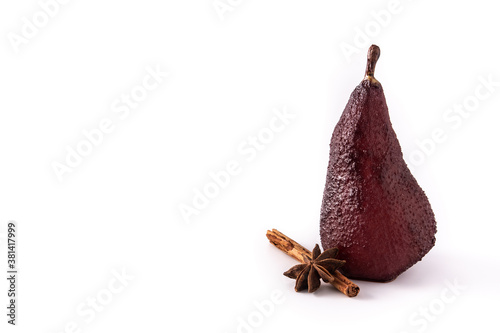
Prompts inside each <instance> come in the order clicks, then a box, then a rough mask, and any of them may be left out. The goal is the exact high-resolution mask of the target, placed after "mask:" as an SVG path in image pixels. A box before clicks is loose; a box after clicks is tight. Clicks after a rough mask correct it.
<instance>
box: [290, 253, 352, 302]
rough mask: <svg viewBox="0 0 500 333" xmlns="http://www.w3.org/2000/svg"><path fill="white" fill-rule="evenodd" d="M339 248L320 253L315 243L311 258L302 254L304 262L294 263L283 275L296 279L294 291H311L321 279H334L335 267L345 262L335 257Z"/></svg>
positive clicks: (316, 288)
mask: <svg viewBox="0 0 500 333" xmlns="http://www.w3.org/2000/svg"><path fill="white" fill-rule="evenodd" d="M338 252H339V250H338V249H337V248H332V249H328V250H326V251H325V252H323V253H321V250H320V249H319V245H318V244H316V246H315V247H314V249H313V251H312V259H309V258H308V257H306V256H304V261H305V264H299V265H295V266H293V267H292V268H290V269H289V270H288V271H286V272H285V273H283V275H285V276H287V277H289V278H291V279H296V280H297V282H296V283H295V291H301V290H304V289H307V291H308V292H310V293H312V292H315V291H316V290H318V288H319V286H320V284H321V281H320V278H322V279H323V281H325V282H328V283H331V282H333V280H335V277H334V276H333V274H334V273H335V271H336V270H337V268H339V267H341V266H342V265H344V264H345V261H344V260H338V259H335V257H336V256H337V253H338Z"/></svg>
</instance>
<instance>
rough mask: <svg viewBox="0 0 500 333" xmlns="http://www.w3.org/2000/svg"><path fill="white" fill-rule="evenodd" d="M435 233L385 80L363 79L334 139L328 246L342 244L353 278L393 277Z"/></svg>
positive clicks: (325, 228)
mask: <svg viewBox="0 0 500 333" xmlns="http://www.w3.org/2000/svg"><path fill="white" fill-rule="evenodd" d="M435 233H436V221H435V218H434V213H433V211H432V209H431V206H430V203H429V200H428V199H427V196H426V195H425V193H424V191H423V190H422V189H421V188H420V186H419V185H418V183H417V181H416V180H415V178H414V177H413V175H412V174H411V172H410V170H409V169H408V167H407V165H406V163H405V161H404V160H403V154H402V152H401V147H400V145H399V141H398V139H397V137H396V133H395V132H394V130H393V128H392V124H391V121H390V119H389V112H388V109H387V104H386V101H385V96H384V91H383V89H382V85H381V84H380V83H379V82H378V81H377V80H375V79H374V78H373V77H365V79H364V80H363V81H362V82H361V83H360V84H359V85H358V86H357V87H356V89H355V90H354V91H353V93H352V94H351V97H350V99H349V102H348V103H347V106H346V107H345V110H344V112H343V114H342V116H341V118H340V120H339V122H338V124H337V125H336V127H335V130H334V132H333V136H332V139H331V143H330V160H329V164H328V171H327V177H326V186H325V190H324V195H323V203H322V207H321V221H320V234H321V242H322V245H323V248H324V249H329V248H332V247H338V248H339V255H338V259H341V260H346V264H345V265H344V266H343V267H342V268H341V272H342V273H343V274H345V275H346V276H347V277H349V278H352V279H361V280H371V281H380V282H387V281H391V280H394V279H395V278H396V277H397V276H398V275H400V274H401V273H402V272H404V271H405V270H407V269H408V268H409V267H411V266H412V265H414V264H415V263H416V262H418V261H420V260H421V259H422V257H423V256H425V254H426V253H427V252H429V250H430V249H431V248H432V247H433V246H434V243H435V240H436V239H435Z"/></svg>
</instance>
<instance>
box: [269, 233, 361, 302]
mask: <svg viewBox="0 0 500 333" xmlns="http://www.w3.org/2000/svg"><path fill="white" fill-rule="evenodd" d="M266 236H267V239H269V242H271V244H273V245H274V246H276V247H277V248H278V249H280V250H281V251H283V252H284V253H286V254H288V255H289V256H290V257H292V258H294V259H296V260H298V261H300V262H301V263H302V264H305V265H307V264H308V263H309V262H310V261H311V260H312V259H313V254H312V253H311V251H309V250H308V249H306V248H305V247H303V246H302V245H300V244H299V243H297V242H296V241H294V240H293V239H291V238H290V237H288V236H287V235H285V234H283V233H281V232H279V231H278V230H276V229H272V230H268V231H267V233H266ZM318 250H319V247H318ZM327 252H328V251H325V253H327ZM335 255H336V253H333V255H332V254H330V258H333V257H335ZM319 256H320V254H319V253H318V255H317V256H316V259H315V260H316V261H317V260H318V257H319ZM325 256H327V254H325ZM335 260H336V259H335ZM339 261H341V260H339ZM298 266H299V267H301V266H300V265H298ZM339 267H340V266H339ZM292 268H293V267H292ZM304 268H305V266H304ZM297 270H299V273H300V269H297ZM309 272H310V269H309ZM329 273H330V275H332V276H333V277H334V279H333V280H332V279H331V278H330V281H329V283H330V284H331V285H332V286H334V287H335V289H337V290H338V291H340V292H341V293H343V294H344V295H346V296H349V297H355V296H357V295H358V293H359V287H358V286H357V285H356V284H355V283H353V282H352V281H351V280H349V279H348V278H346V277H345V276H344V275H342V273H340V272H339V271H338V270H335V271H334V272H333V274H332V272H331V271H329ZM290 274H294V273H290ZM313 274H314V273H313ZM318 274H319V273H318ZM297 277H298V274H297ZM308 280H309V274H308V275H307V281H308ZM325 282H327V281H325ZM311 285H312V284H311ZM306 288H307V289H309V286H307V287H306Z"/></svg>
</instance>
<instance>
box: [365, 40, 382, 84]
mask: <svg viewBox="0 0 500 333" xmlns="http://www.w3.org/2000/svg"><path fill="white" fill-rule="evenodd" d="M379 57H380V48H379V47H378V46H377V45H375V44H374V45H372V46H370V48H369V49H368V57H367V60H366V71H365V78H374V76H373V75H374V74H375V65H376V64H377V60H378V58H379Z"/></svg>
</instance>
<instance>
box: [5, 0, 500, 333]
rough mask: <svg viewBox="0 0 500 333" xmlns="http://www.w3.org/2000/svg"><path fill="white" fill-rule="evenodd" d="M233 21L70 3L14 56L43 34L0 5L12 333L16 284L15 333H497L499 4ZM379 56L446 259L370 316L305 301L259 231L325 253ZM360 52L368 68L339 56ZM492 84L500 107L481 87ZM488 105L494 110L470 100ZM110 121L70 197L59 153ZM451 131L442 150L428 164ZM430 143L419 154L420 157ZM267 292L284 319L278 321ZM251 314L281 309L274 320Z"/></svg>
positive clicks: (433, 260)
mask: <svg viewBox="0 0 500 333" xmlns="http://www.w3.org/2000/svg"><path fill="white" fill-rule="evenodd" d="M47 1H48V0H45V1H43V0H42V2H44V3H45V2H47ZM61 2H62V1H61ZM223 3H229V6H231V10H230V11H227V12H224V13H223V14H222V15H219V14H220V13H218V12H217V10H216V9H215V8H214V6H213V2H212V0H205V1H154V0H142V1H131V0H120V1H118V0H114V1H97V0H86V1H77V0H73V1H68V3H67V4H60V5H59V9H58V11H57V13H55V14H54V15H53V17H50V19H49V20H48V22H47V24H46V25H45V26H43V27H40V28H38V32H37V33H35V34H34V35H33V36H30V38H26V40H24V43H23V44H20V45H18V47H17V49H18V50H17V51H18V52H16V47H14V46H13V43H12V42H11V39H12V38H13V37H12V36H13V35H14V34H16V35H17V36H22V29H23V26H24V25H25V24H26V21H24V20H23V17H25V18H27V20H28V21H31V22H33V15H35V16H36V15H37V13H39V12H40V11H41V7H40V4H39V3H38V2H37V1H34V0H22V1H15V2H13V1H9V2H7V1H3V2H2V3H1V5H0V22H1V24H0V26H1V30H2V36H3V37H2V43H0V56H1V61H0V73H1V74H0V88H1V91H2V93H1V94H0V110H1V113H0V142H1V144H0V156H1V162H0V188H1V190H0V203H1V210H0V221H1V228H2V229H1V232H2V234H0V236H3V238H1V239H0V242H1V247H2V250H1V253H2V254H1V257H2V259H1V261H2V266H1V267H2V271H4V272H5V271H6V267H5V264H6V250H5V231H6V225H7V222H8V221H9V220H15V221H17V222H18V225H19V228H18V229H19V230H18V236H19V239H18V243H19V249H18V256H19V267H20V268H19V269H20V277H19V285H18V288H19V295H18V305H19V308H18V326H17V327H16V328H15V329H12V327H10V325H7V324H6V319H7V318H6V315H5V312H6V309H5V306H4V305H6V304H7V301H8V300H7V296H6V292H7V285H6V280H5V279H3V278H2V280H3V282H2V283H1V284H0V287H1V290H0V295H1V296H0V304H1V305H2V309H4V310H2V313H1V316H0V318H2V320H1V321H2V323H1V324H0V326H1V327H2V329H1V331H2V332H4V331H5V332H14V331H18V332H46V333H50V332H65V331H66V332H138V331H141V332H142V331H145V332H237V331H239V332H283V331H289V332H298V331H305V330H307V331H316V330H328V331H332V330H335V331H338V332H367V331H371V332H398V333H399V332H443V331H444V330H445V329H446V330H447V331H451V330H458V329H461V330H463V331H465V330H472V329H474V331H486V330H487V328H488V327H497V322H496V320H495V316H496V315H497V309H496V307H497V304H498V303H497V302H498V298H499V297H500V287H499V285H498V275H499V274H500V267H499V265H500V264H499V262H500V260H499V259H500V256H499V254H498V234H499V232H500V227H499V222H500V221H499V213H498V198H499V195H498V188H499V186H500V180H499V177H498V170H499V159H498V157H497V154H498V143H499V134H498V126H499V123H500V115H499V111H500V98H499V95H500V86H499V84H498V82H500V69H499V61H498V59H499V58H500V44H499V43H498V32H499V31H500V22H499V20H498V11H497V9H496V8H495V7H494V6H493V2H492V1H487V0H477V1H439V2H437V1H430V0H421V1H409V0H401V1H400V3H399V6H397V10H396V11H393V13H392V14H390V17H387V16H385V17H382V19H384V20H385V21H380V22H381V23H377V21H376V20H375V17H374V16H373V13H372V12H375V13H380V12H381V11H382V13H384V11H387V10H388V9H392V7H391V5H389V4H390V2H389V1H378V0H377V1H349V2H347V1H326V0H324V1H307V2H306V1H289V0H279V1H264V0H242V1H236V0H233V1H230V2H226V1H223ZM41 19H42V21H41V22H42V24H43V23H44V22H43V15H42V16H41ZM365 29H368V31H369V36H368V37H367V38H366V40H363V37H362V36H361V35H360V34H359V31H365ZM370 29H371V30H370ZM343 43H344V44H343ZM371 43H376V44H377V45H379V46H380V48H381V50H382V52H381V57H380V60H379V62H378V65H377V70H376V77H377V78H378V79H379V80H380V81H381V82H382V84H383V86H384V90H385V95H386V98H387V103H388V106H389V111H390V113H391V119H392V123H393V126H394V128H395V131H396V133H397V134H398V137H399V140H400V143H401V146H402V149H403V152H404V155H405V158H406V160H407V161H408V163H409V164H412V163H410V157H411V156H414V158H417V157H418V156H420V160H419V163H413V164H412V170H413V173H414V175H415V177H416V178H417V180H418V181H419V183H420V185H421V186H422V188H423V189H424V190H425V191H426V193H427V195H428V197H429V199H430V201H431V204H432V206H433V209H434V212H435V215H436V219H437V222H438V234H437V243H436V246H435V247H434V248H433V249H432V250H431V252H430V253H429V254H428V255H427V256H426V257H425V258H424V259H423V261H422V262H420V263H418V264H417V265H415V266H414V267H412V268H411V269H410V270H408V271H407V272H405V273H404V274H403V275H401V276H400V277H399V278H398V279H397V280H395V281H394V282H391V283H387V284H379V283H369V282H359V286H360V287H361V292H360V294H359V296H358V297H356V298H353V299H349V298H347V297H346V296H344V295H342V294H340V293H339V292H337V291H336V290H334V289H333V288H330V287H329V286H327V285H324V286H323V287H322V288H321V289H320V290H319V291H318V292H316V293H315V294H307V293H295V292H294V291H293V286H294V282H295V281H293V280H290V279H287V278H286V277H284V276H283V275H282V272H284V271H285V270H287V269H288V268H289V267H291V266H292V265H294V264H295V263H296V262H295V261H294V260H293V259H291V258H289V257H287V256H286V255H284V254H283V253H281V252H280V251H278V250H277V249H275V248H274V247H273V246H271V245H270V244H269V243H268V241H267V239H266V237H265V233H266V230H267V229H271V228H277V229H279V230H280V231H282V232H284V233H285V234H287V235H289V236H290V237H292V238H294V239H295V240H297V241H298V242H300V243H302V244H303V245H304V246H306V247H308V248H312V247H313V246H314V244H315V243H318V242H319V210H320V206H321V199H322V193H323V187H324V181H325V175H326V166H327V162H328V150H329V141H330V137H331V133H332V131H333V128H334V126H335V124H336V122H337V120H338V118H339V117H340V114H341V112H342V110H343V108H344V106H345V104H346V103H347V100H348V98H349V95H350V93H351V91H352V90H353V89H354V87H355V86H356V85H357V84H358V83H359V82H360V81H361V79H362V77H363V73H364V68H365V59H366V50H367V48H368V46H369V45H370V44H371ZM346 44H349V45H351V46H352V47H353V48H356V49H357V50H359V52H358V53H353V54H351V55H350V56H346V55H345V54H344V53H343V51H342V49H341V45H346ZM148 66H149V67H150V68H153V69H154V68H157V67H158V68H160V69H161V70H162V71H164V72H168V73H169V76H168V78H166V79H164V81H163V82H162V83H161V84H160V85H159V86H158V87H157V88H156V89H154V91H151V92H149V93H148V95H147V97H146V98H145V100H144V101H142V102H141V103H140V105H139V106H138V107H136V108H135V109H133V110H131V112H130V115H129V116H128V117H126V119H120V118H119V114H117V113H114V112H113V108H112V105H113V103H114V101H115V100H116V99H119V98H120V96H121V95H122V94H130V92H131V91H132V89H134V88H137V86H138V85H140V84H141V83H142V81H143V78H144V77H146V75H148V72H147V71H146V68H147V67H148ZM488 77H489V78H490V80H491V81H493V82H496V83H495V84H496V86H492V87H490V88H491V91H488V90H487V88H485V87H484V86H482V87H481V85H482V83H481V78H483V79H485V80H487V79H488ZM478 87H479V88H478ZM476 89H479V90H480V92H482V93H483V94H485V93H487V92H489V94H488V96H487V97H484V98H482V100H478V99H475V97H474V96H475V92H476ZM464 101H466V102H469V103H471V105H472V107H469V108H470V109H473V111H471V112H469V111H467V112H466V113H463V116H459V118H458V119H457V116H458V113H456V112H455V111H453V107H454V105H458V106H460V105H462V106H463V105H464V103H466V102H464ZM474 101H478V104H477V105H473V103H474ZM283 108H286V109H287V110H288V112H290V113H293V114H294V115H295V118H294V119H293V120H291V121H290V122H289V123H288V124H287V125H286V126H284V129H283V130H282V131H281V132H279V133H274V138H273V140H272V141H271V142H268V143H267V144H265V145H263V147H261V148H262V150H260V151H256V154H255V156H253V155H252V157H254V158H250V153H248V154H242V153H241V151H240V152H239V151H238V146H240V145H247V146H246V147H247V148H248V147H250V146H249V143H248V141H247V140H248V137H249V136H256V135H258V134H259V133H261V132H262V131H263V129H265V128H266V127H268V126H269V122H270V121H271V120H272V119H273V117H274V113H273V109H278V110H283ZM450 108H452V111H447V110H449V109H450ZM447 112H451V113H447ZM445 116H449V117H450V116H453V117H455V118H454V120H453V121H451V120H450V119H449V118H447V119H448V120H446V119H445V118H444V117H445ZM105 118H109V119H111V120H112V121H113V124H114V129H113V131H112V132H111V133H109V134H106V135H105V136H104V138H103V139H102V142H101V143H100V144H99V145H97V146H95V147H93V150H92V152H91V153H90V154H89V155H88V156H85V157H84V158H83V159H82V161H81V163H80V164H79V165H78V166H76V167H74V168H72V172H71V173H65V174H64V175H63V176H62V181H59V179H58V177H57V175H56V173H55V172H54V169H53V163H54V162H59V163H65V158H66V154H67V150H66V149H67V146H69V147H72V148H73V149H75V147H76V146H77V145H78V144H79V143H80V142H82V140H85V137H84V136H83V134H82V131H84V130H87V131H89V130H92V129H95V128H97V127H98V126H99V122H100V121H101V120H102V119H105ZM439 129H441V133H444V138H441V139H442V140H441V142H438V143H434V144H430V143H429V142H428V140H429V139H430V138H431V137H432V133H433V132H434V131H436V130H437V131H439ZM264 132H266V130H264ZM267 133H269V132H267ZM418 142H427V146H426V147H427V153H426V154H424V153H423V152H422V150H421V148H419V145H418ZM419 149H420V150H419ZM418 151H420V153H419V152H418ZM232 160H236V161H237V162H238V163H239V169H238V170H239V171H240V173H239V174H238V175H235V176H232V177H231V178H230V183H229V185H228V186H226V187H225V188H223V189H221V190H220V193H218V195H216V196H214V198H212V199H210V200H209V202H208V204H207V207H206V208H203V209H200V210H199V211H198V213H199V214H198V215H196V216H191V218H190V219H189V220H190V221H189V223H188V222H187V220H186V219H185V218H183V216H182V215H181V213H180V211H179V207H181V206H180V205H181V204H185V205H191V206H192V201H193V198H194V196H195V194H194V193H195V190H196V189H199V190H203V188H204V187H205V186H206V185H207V184H209V183H210V182H211V178H210V176H209V173H210V172H219V171H220V170H223V169H224V168H225V167H226V164H227V163H228V162H230V161H232ZM415 161H416V160H415ZM415 164H419V165H415ZM122 270H124V271H125V272H126V274H127V275H129V276H131V277H133V279H131V280H129V281H127V282H125V284H126V286H125V287H123V288H119V289H120V291H119V292H115V293H114V294H112V293H111V292H110V291H109V290H108V288H109V286H108V285H109V284H110V283H111V285H112V286H114V287H115V289H116V288H118V286H119V283H115V280H114V274H117V272H122ZM2 276H4V275H3V274H2ZM450 283H451V284H453V283H456V284H459V285H460V286H461V287H460V288H463V289H458V290H455V292H453V290H452V289H449V284H450ZM115 289H113V290H115ZM275 290H277V292H278V293H280V292H281V293H282V296H281V298H280V300H281V301H282V302H280V304H276V305H273V306H272V307H270V306H269V300H270V299H271V295H272V294H273V292H274V291H275ZM115 291H116V290H115ZM443 295H445V296H443ZM110 296H111V298H109V297H110ZM95 297H97V299H98V302H104V303H106V304H105V305H102V304H101V305H102V307H98V309H99V310H100V311H97V310H90V309H92V308H90V307H89V305H88V303H87V302H89V301H90V300H91V299H92V298H95ZM442 297H445V300H446V301H447V302H444V301H443V299H442ZM99 299H100V301H99ZM255 302H259V303H262V302H263V303H262V304H267V305H266V306H267V309H266V310H264V312H265V314H266V315H267V316H264V315H262V314H260V312H259V311H262V310H258V307H257V306H256V305H255ZM98 305H99V304H98ZM79 309H80V310H82V309H84V310H85V311H87V312H86V313H87V315H82V314H81V313H79V312H78V311H79ZM424 311H428V313H429V315H428V317H425V316H424V315H423V314H422V313H423V312H424ZM90 313H93V315H91V314H90ZM243 322H244V323H245V324H242V323H243ZM72 323H74V324H72ZM250 324H252V325H253V326H245V325H250ZM72 325H74V326H72ZM6 328H8V329H6Z"/></svg>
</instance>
